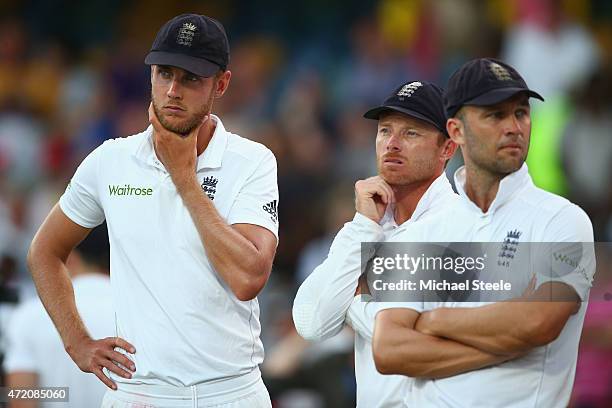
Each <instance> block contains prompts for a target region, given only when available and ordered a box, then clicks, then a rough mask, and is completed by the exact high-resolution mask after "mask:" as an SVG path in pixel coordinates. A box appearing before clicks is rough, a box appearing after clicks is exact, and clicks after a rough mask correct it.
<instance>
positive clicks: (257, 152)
mask: <svg viewBox="0 0 612 408" xmlns="http://www.w3.org/2000/svg"><path fill="white" fill-rule="evenodd" d="M227 152H229V153H232V154H235V155H238V156H240V157H241V158H243V159H244V160H247V161H260V160H261V159H262V158H263V157H266V156H268V157H274V154H273V153H272V151H271V150H270V149H268V148H267V147H266V146H265V145H263V144H262V143H259V142H256V141H254V140H250V139H247V138H245V137H242V136H240V135H237V134H235V133H231V132H227Z"/></svg>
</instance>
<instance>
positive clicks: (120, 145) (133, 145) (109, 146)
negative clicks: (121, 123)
mask: <svg viewBox="0 0 612 408" xmlns="http://www.w3.org/2000/svg"><path fill="white" fill-rule="evenodd" d="M149 133H150V131H149V129H148V128H147V129H145V130H144V131H142V132H140V133H136V134H133V135H129V136H122V137H116V138H114V139H108V140H105V141H104V142H103V143H102V144H101V145H100V147H99V149H101V150H102V151H105V152H106V151H112V152H114V153H116V152H118V151H126V152H134V151H136V149H138V147H140V145H141V143H143V141H144V140H145V139H146V138H147V137H148V135H149Z"/></svg>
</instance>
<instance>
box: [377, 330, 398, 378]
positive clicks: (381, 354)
mask: <svg viewBox="0 0 612 408" xmlns="http://www.w3.org/2000/svg"><path fill="white" fill-rule="evenodd" d="M372 356H373V357H374V364H375V365H376V371H378V372H379V373H381V374H384V375H389V374H398V372H397V367H396V366H395V362H396V361H397V360H396V359H395V358H394V356H393V348H392V347H389V346H388V345H387V344H386V342H385V341H384V340H383V339H381V338H379V337H378V336H376V335H374V338H373V339H372Z"/></svg>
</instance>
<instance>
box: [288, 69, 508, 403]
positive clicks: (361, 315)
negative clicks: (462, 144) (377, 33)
mask: <svg viewBox="0 0 612 408" xmlns="http://www.w3.org/2000/svg"><path fill="white" fill-rule="evenodd" d="M365 117H366V118H369V119H376V120H378V132H377V136H376V154H377V163H378V170H379V175H378V176H376V177H372V178H369V179H367V180H361V181H358V182H357V183H356V185H355V207H356V214H355V217H354V219H353V220H352V221H351V222H348V223H347V224H345V226H344V227H343V228H342V229H341V230H340V232H339V233H338V235H337V236H336V238H335V239H334V242H333V243H332V246H331V248H330V251H329V255H328V257H327V259H326V260H325V261H324V262H323V263H322V264H321V265H319V266H318V267H317V268H316V269H315V270H314V271H313V273H312V274H311V275H310V276H309V277H308V278H307V279H306V280H305V282H304V283H303V284H302V285H301V287H300V288H299V291H298V293H297V296H296V298H295V301H294V305H293V319H294V322H295V326H296V328H297V330H298V332H299V333H300V334H301V335H302V336H303V337H304V338H306V339H308V340H313V341H318V340H323V339H326V338H329V337H331V336H334V335H335V334H337V333H338V332H339V331H340V330H341V329H342V328H343V327H344V325H345V324H348V325H350V326H352V327H353V329H354V330H355V375H356V379H357V406H358V407H363V408H373V407H398V406H402V404H403V400H404V399H405V397H406V395H407V393H409V392H410V389H411V387H412V384H411V382H412V380H411V379H409V378H407V377H405V376H384V375H381V374H379V373H378V372H377V371H376V367H375V365H374V360H373V357H372V344H371V341H372V332H373V324H374V318H375V315H376V312H377V311H378V310H379V308H380V307H381V305H380V304H378V303H377V302H372V301H367V300H368V299H369V298H368V296H367V295H363V296H359V293H360V290H359V289H358V285H359V287H365V286H364V285H365V282H362V283H359V280H360V276H361V275H362V272H363V270H362V265H361V260H362V254H361V250H362V245H361V243H362V242H381V243H382V242H389V241H394V240H397V238H396V237H398V236H404V235H410V233H411V232H410V231H411V230H412V228H414V227H415V226H417V225H418V224H420V223H422V222H425V221H427V220H435V219H436V218H437V216H438V214H439V213H440V212H441V211H442V210H443V209H444V208H446V207H448V206H451V205H453V203H454V202H456V201H457V200H458V196H457V195H456V194H455V193H454V192H453V191H452V188H451V186H450V183H449V181H448V180H447V178H446V175H445V173H444V168H445V165H446V162H447V160H448V159H450V158H451V157H452V155H453V154H454V152H455V149H456V145H455V144H454V143H453V142H452V141H451V140H449V139H448V137H447V136H446V132H445V130H446V127H445V126H446V116H445V112H444V104H443V99H442V89H441V88H439V87H437V86H435V85H433V84H431V83H427V82H425V81H414V82H409V83H406V84H403V85H402V86H400V87H399V88H398V89H396V90H395V91H394V92H393V93H392V94H391V96H390V97H389V98H387V99H386V100H385V102H384V103H383V104H382V106H379V107H377V108H374V109H372V110H370V111H368V112H367V113H366V114H365ZM366 286H367V285H366ZM364 291H365V292H367V290H364ZM356 292H357V293H356ZM418 347H419V353H420V357H419V358H420V361H421V362H422V369H423V373H427V375H430V376H440V377H443V376H449V375H454V374H459V373H462V372H466V371H469V370H473V369H475V368H480V367H482V366H483V365H486V364H494V363H497V362H499V361H500V358H499V357H497V356H490V357H489V358H488V360H486V361H480V360H475V361H470V360H467V359H465V357H464V356H465V354H466V353H467V352H468V351H469V349H470V347H468V346H466V345H464V344H461V343H459V342H458V341H454V340H441V339H438V338H436V337H433V336H430V337H429V338H427V339H426V341H423V342H420V344H419V346H418ZM441 355H443V356H444V359H440V358H439V356H441ZM504 358H505V357H504ZM398 374H401V373H398Z"/></svg>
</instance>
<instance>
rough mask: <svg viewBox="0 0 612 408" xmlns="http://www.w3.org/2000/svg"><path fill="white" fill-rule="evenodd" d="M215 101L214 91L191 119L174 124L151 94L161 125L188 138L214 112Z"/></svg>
mask: <svg viewBox="0 0 612 408" xmlns="http://www.w3.org/2000/svg"><path fill="white" fill-rule="evenodd" d="M213 100H214V91H211V93H210V95H209V97H208V100H207V102H206V103H205V104H204V105H202V106H201V107H200V109H199V110H198V111H196V112H195V113H194V114H192V115H191V116H190V117H188V118H186V119H184V120H183V121H182V122H178V123H172V122H170V121H169V120H168V118H167V116H166V114H164V112H163V111H162V110H161V109H160V108H159V107H158V106H157V102H156V101H155V98H154V96H153V93H151V102H152V103H153V111H154V112H155V115H156V116H157V119H158V120H159V123H160V124H161V125H162V126H163V127H164V129H166V130H168V131H170V132H173V133H177V134H179V135H181V136H187V135H188V134H189V133H191V132H192V131H193V130H194V129H195V128H197V127H198V125H199V124H200V123H202V121H203V120H204V118H205V117H206V115H208V114H209V113H210V112H211V110H212V104H213Z"/></svg>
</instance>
